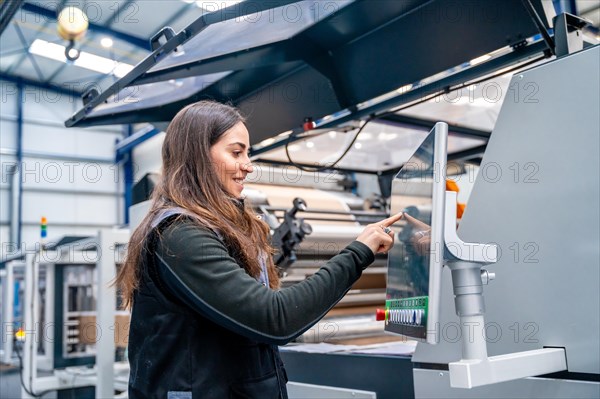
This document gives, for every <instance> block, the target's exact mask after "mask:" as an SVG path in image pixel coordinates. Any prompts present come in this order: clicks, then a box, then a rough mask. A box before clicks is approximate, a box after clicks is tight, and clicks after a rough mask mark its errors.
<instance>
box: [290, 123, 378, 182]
mask: <svg viewBox="0 0 600 399" xmlns="http://www.w3.org/2000/svg"><path fill="white" fill-rule="evenodd" d="M372 120H373V117H369V118H368V119H367V120H366V121H365V123H364V124H363V125H362V126H361V127H360V128H359V129H358V131H357V132H356V134H355V135H354V138H353V139H352V142H351V143H350V144H349V145H348V147H347V148H346V149H345V150H344V152H343V153H342V155H340V157H339V158H338V159H337V160H336V161H335V162H333V163H332V164H331V165H326V166H319V167H317V166H315V167H314V168H306V167H304V166H302V165H299V164H297V163H296V162H294V161H292V157H291V156H290V151H289V149H288V146H289V145H290V143H291V141H292V138H294V137H296V136H297V135H298V134H294V133H292V134H290V135H289V136H288V139H287V141H286V142H285V155H286V156H287V159H288V162H289V163H290V164H291V165H292V166H295V167H296V168H298V169H300V170H302V171H304V172H312V173H314V172H322V171H324V170H327V169H330V168H333V167H335V165H337V164H338V163H339V162H340V161H341V160H342V159H343V158H344V157H345V156H346V154H347V153H348V151H350V149H352V146H353V145H354V143H355V142H356V139H357V138H358V135H359V134H360V133H361V132H362V131H363V129H364V128H365V126H367V124H368V123H369V122H371V121H372Z"/></svg>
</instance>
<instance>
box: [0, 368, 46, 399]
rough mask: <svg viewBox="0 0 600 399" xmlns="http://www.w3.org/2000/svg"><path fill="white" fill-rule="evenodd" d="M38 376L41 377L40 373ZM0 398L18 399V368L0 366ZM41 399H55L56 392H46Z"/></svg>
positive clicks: (19, 387)
mask: <svg viewBox="0 0 600 399" xmlns="http://www.w3.org/2000/svg"><path fill="white" fill-rule="evenodd" d="M40 375H42V374H41V373H40ZM0 398H2V399H20V398H21V381H20V378H19V368H18V367H16V366H8V365H5V364H0ZM41 398H43V399H56V392H55V391H53V392H48V393H47V394H45V395H43V396H41Z"/></svg>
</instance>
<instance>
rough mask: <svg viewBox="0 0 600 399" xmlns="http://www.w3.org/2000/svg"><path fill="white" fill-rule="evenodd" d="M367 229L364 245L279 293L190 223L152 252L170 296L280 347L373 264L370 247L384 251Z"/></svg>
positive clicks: (174, 229) (173, 229) (175, 228)
mask: <svg viewBox="0 0 600 399" xmlns="http://www.w3.org/2000/svg"><path fill="white" fill-rule="evenodd" d="M367 230H368V229H366V230H365V232H366V233H363V234H361V236H362V239H361V236H359V239H361V240H362V241H363V242H365V243H366V244H365V243H363V242H360V241H354V242H352V243H351V244H350V245H348V246H347V247H346V248H344V249H343V250H342V251H341V252H340V253H339V254H338V255H336V256H334V257H333V258H332V259H331V260H330V261H329V262H327V263H326V264H325V266H323V267H322V268H321V269H320V270H319V271H318V272H317V273H315V274H314V275H312V276H311V277H309V278H307V279H306V280H304V281H302V282H300V283H297V284H294V285H293V286H291V287H289V288H284V289H281V290H279V291H275V290H271V289H269V288H267V287H264V286H263V285H262V284H260V283H259V282H257V281H256V280H255V279H254V278H252V277H251V276H249V275H248V274H247V273H246V272H245V270H244V269H243V268H242V267H240V265H238V263H237V261H236V260H235V259H234V258H232V257H231V256H230V255H229V253H228V251H227V248H226V247H225V245H224V244H223V242H222V241H221V240H220V239H219V238H218V237H217V236H216V234H215V233H214V232H213V231H211V230H209V229H205V228H201V227H198V225H196V224H194V223H192V222H191V221H184V222H183V223H174V224H172V225H171V226H169V227H168V228H167V229H165V231H164V232H163V234H162V235H161V239H160V242H159V244H158V245H157V248H156V259H157V267H158V272H159V275H160V277H161V278H162V280H163V282H164V283H165V285H166V287H167V288H168V289H169V290H170V291H171V293H172V294H174V295H175V296H176V297H178V298H179V299H180V300H182V301H184V302H185V303H187V304H188V305H189V306H190V307H191V308H192V309H194V310H195V311H196V312H198V313H199V314H201V315H202V316H204V317H207V318H208V319H210V320H212V321H213V322H215V323H218V324H220V325H222V326H224V327H226V328H228V329H230V330H232V331H234V332H236V333H238V334H241V335H244V336H247V337H249V338H251V339H254V340H256V341H261V342H267V343H271V344H279V345H281V344H285V343H287V342H289V341H290V340H292V339H293V338H295V337H297V336H298V335H300V334H302V333H303V332H305V331H306V330H308V329H309V328H310V327H311V326H312V325H313V324H315V323H316V322H317V321H319V319H321V318H322V317H323V316H324V315H325V314H326V313H327V312H328V311H329V310H330V309H331V308H332V307H333V306H334V305H335V304H336V303H337V302H338V301H339V300H340V299H341V298H342V297H343V296H344V295H345V294H346V292H347V291H348V290H349V289H350V287H351V286H352V284H353V283H354V282H355V281H356V280H357V279H358V278H359V277H360V275H361V273H362V270H363V269H365V268H366V267H367V266H368V265H370V264H371V263H372V262H373V260H374V252H376V250H375V249H374V248H378V249H380V248H384V249H385V250H387V249H389V247H387V246H386V245H384V246H383V247H381V246H380V245H379V241H381V240H382V238H381V237H379V238H377V237H376V235H378V234H381V228H380V227H377V229H371V230H372V231H370V232H369V231H367ZM377 230H379V231H377ZM386 236H387V235H386ZM387 238H388V239H390V241H391V238H390V237H389V236H388V237H387ZM378 240H379V241H378ZM383 240H384V241H385V238H383ZM389 245H390V246H391V243H390V244H389Z"/></svg>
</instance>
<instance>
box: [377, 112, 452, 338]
mask: <svg viewBox="0 0 600 399" xmlns="http://www.w3.org/2000/svg"><path fill="white" fill-rule="evenodd" d="M447 136H448V125H446V124H445V123H441V122H440V123H437V124H436V125H435V127H434V128H433V130H431V132H429V134H428V135H427V136H426V137H425V138H424V139H423V142H422V143H421V145H420V146H419V148H418V149H417V150H416V152H415V153H414V154H413V156H412V157H411V158H410V159H409V160H408V161H407V162H406V163H405V164H404V165H403V167H402V169H400V171H399V172H398V174H397V175H396V176H395V178H394V179H393V180H392V190H391V191H392V195H391V214H392V215H393V214H396V213H398V212H403V217H402V219H400V221H399V222H397V223H396V224H395V225H394V226H392V229H393V230H394V235H395V244H394V246H393V248H392V249H391V250H390V252H389V253H388V271H387V288H386V320H385V330H386V331H388V332H392V333H396V334H402V335H405V336H408V337H411V338H415V339H418V340H422V341H425V342H428V343H436V339H437V337H438V336H439V334H435V333H433V332H434V331H435V330H436V329H437V327H438V326H437V323H438V320H439V305H440V287H441V284H440V282H441V273H442V262H443V251H442V249H443V246H442V242H443V241H442V232H443V222H444V202H445V201H444V198H445V192H446V181H445V171H446V152H447V149H446V148H447ZM428 331H429V332H431V333H430V334H428Z"/></svg>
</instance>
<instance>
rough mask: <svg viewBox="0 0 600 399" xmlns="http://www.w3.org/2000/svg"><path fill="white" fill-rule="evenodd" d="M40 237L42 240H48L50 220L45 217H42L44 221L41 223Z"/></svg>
mask: <svg viewBox="0 0 600 399" xmlns="http://www.w3.org/2000/svg"><path fill="white" fill-rule="evenodd" d="M40 228H41V231H40V236H41V238H46V237H47V236H48V220H47V219H46V217H45V216H42V221H41V223H40Z"/></svg>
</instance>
